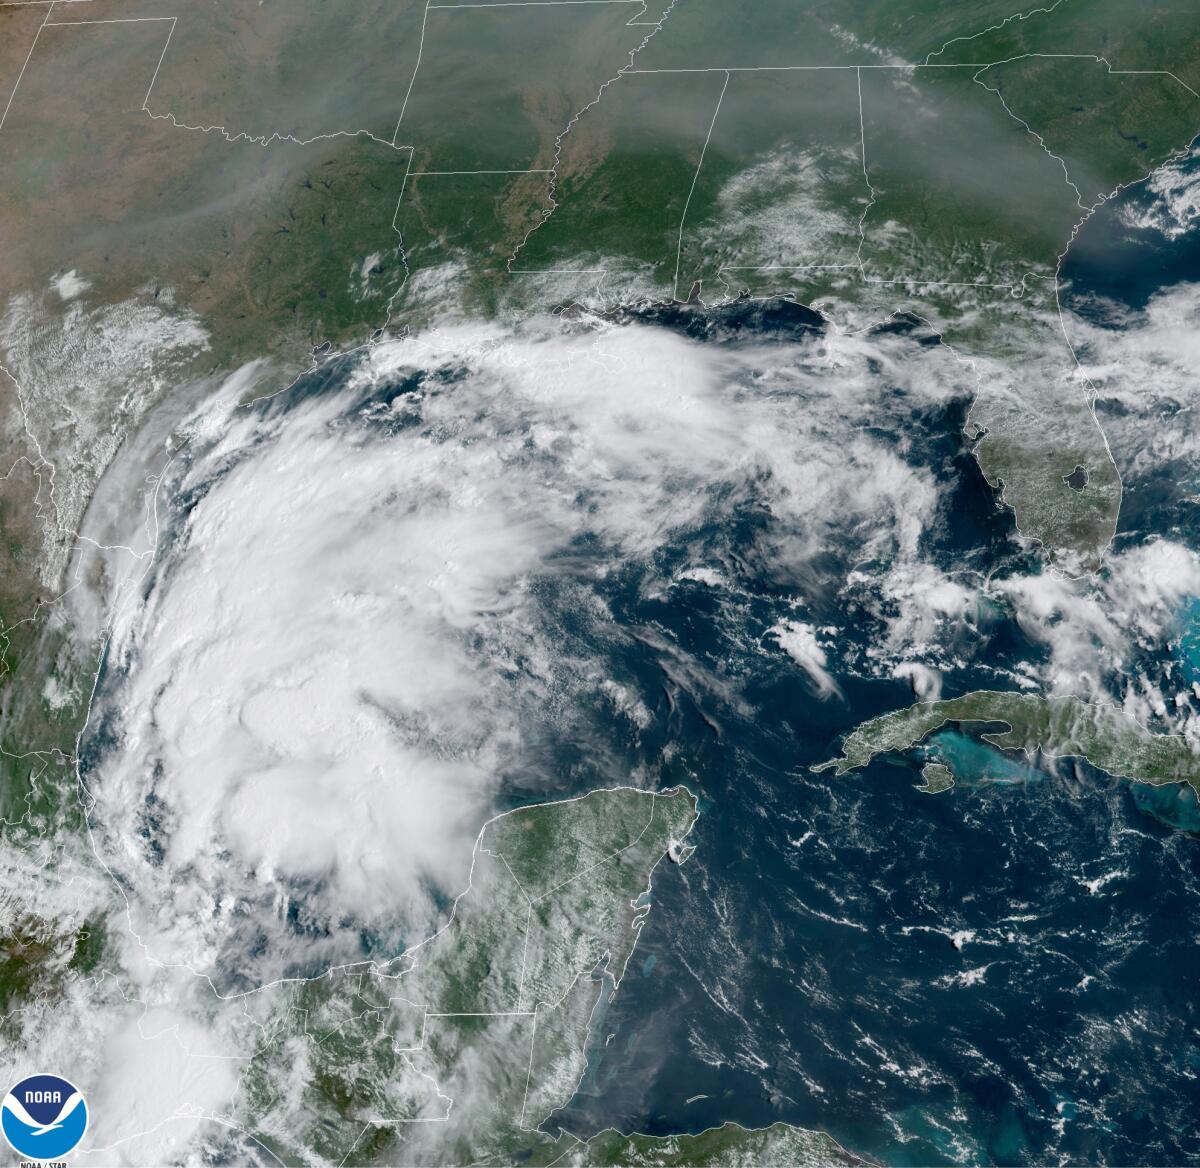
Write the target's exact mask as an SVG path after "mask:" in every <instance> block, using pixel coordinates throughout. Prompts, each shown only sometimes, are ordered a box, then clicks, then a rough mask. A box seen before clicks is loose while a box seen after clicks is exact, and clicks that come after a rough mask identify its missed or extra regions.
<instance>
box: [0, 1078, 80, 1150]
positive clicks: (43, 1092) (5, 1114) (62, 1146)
mask: <svg viewBox="0 0 1200 1168" xmlns="http://www.w3.org/2000/svg"><path fill="white" fill-rule="evenodd" d="M87 1125H88V1109H87V1104H86V1103H85V1102H84V1099H83V1096H82V1095H81V1094H80V1093H79V1092H78V1091H77V1090H76V1089H75V1087H74V1086H72V1084H70V1083H68V1082H67V1081H66V1079H60V1078H59V1077H58V1076H57V1075H30V1076H29V1078H28V1079H22V1080H21V1081H20V1082H19V1083H18V1084H17V1085H16V1086H15V1087H13V1089H12V1090H11V1091H9V1093H8V1094H7V1095H5V1096H4V1103H3V1104H0V1127H3V1129H4V1138H5V1139H6V1140H8V1142H9V1145H10V1146H11V1147H12V1149H13V1150H14V1151H15V1152H16V1153H17V1154H18V1155H21V1156H24V1157H25V1158H26V1159H28V1160H61V1159H62V1158H63V1156H65V1155H66V1154H67V1153H68V1152H70V1151H72V1150H73V1149H74V1148H75V1146H76V1145H77V1144H78V1143H79V1141H80V1140H81V1139H83V1133H84V1132H86V1131H87Z"/></svg>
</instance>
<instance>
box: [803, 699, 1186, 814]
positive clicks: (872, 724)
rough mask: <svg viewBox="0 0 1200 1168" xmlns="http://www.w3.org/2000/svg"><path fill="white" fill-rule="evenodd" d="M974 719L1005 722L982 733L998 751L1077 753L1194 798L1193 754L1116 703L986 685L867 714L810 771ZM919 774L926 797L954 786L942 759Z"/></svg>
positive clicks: (861, 760) (857, 760)
mask: <svg viewBox="0 0 1200 1168" xmlns="http://www.w3.org/2000/svg"><path fill="white" fill-rule="evenodd" d="M973 722H974V723H979V722H1001V723H1004V724H1006V725H1007V727H1008V729H1007V730H1003V731H988V732H987V733H984V734H983V735H982V736H981V737H982V738H983V740H984V741H985V742H989V743H991V744H992V745H993V746H998V747H1000V748H1001V749H1003V750H1022V751H1024V752H1025V753H1026V754H1029V755H1033V754H1035V753H1041V754H1044V755H1046V756H1047V757H1050V758H1079V759H1083V760H1085V761H1086V762H1088V763H1089V764H1091V765H1092V766H1094V767H1095V768H1096V769H1097V770H1101V771H1105V772H1107V773H1108V774H1110V775H1114V776H1116V777H1118V778H1125V779H1131V780H1133V781H1134V782H1136V783H1148V784H1150V785H1152V786H1156V787H1159V786H1164V785H1166V784H1168V783H1187V784H1189V785H1190V786H1191V787H1192V788H1193V789H1194V790H1195V791H1196V793H1197V794H1198V795H1200V755H1197V754H1196V753H1195V751H1194V750H1193V748H1192V746H1191V744H1190V743H1189V742H1188V741H1187V740H1186V739H1184V738H1182V737H1181V736H1179V735H1177V734H1156V733H1154V732H1153V731H1151V730H1148V729H1146V727H1145V726H1142V725H1141V724H1140V723H1138V722H1137V721H1135V720H1134V719H1133V718H1131V717H1129V715H1128V714H1126V713H1125V712H1124V711H1122V710H1120V709H1118V708H1117V707H1116V706H1105V705H1093V704H1091V703H1089V702H1085V701H1081V700H1080V699H1079V698H1074V697H1049V698H1048V697H1040V696H1038V695H1036V694H1026V693H1001V692H996V691H992V690H980V691H977V692H976V693H969V694H964V695H963V696H962V697H960V698H951V699H949V700H947V701H941V702H922V703H920V704H918V705H915V706H910V707H909V708H908V709H906V710H896V711H894V712H893V713H890V714H883V715H881V716H880V717H878V718H872V719H871V720H870V721H869V722H864V723H863V724H862V725H861V726H859V727H858V728H857V729H855V730H853V731H852V732H851V733H850V734H848V735H847V736H846V738H845V741H844V742H843V743H842V757H841V758H836V759H832V760H830V761H829V762H826V763H822V764H821V765H820V766H818V767H816V768H814V769H816V770H818V771H823V770H833V772H834V773H835V774H837V775H844V774H845V773H846V772H847V771H850V770H855V769H857V768H858V767H864V766H866V765H867V763H869V762H870V761H871V760H872V759H873V758H875V757H876V756H877V755H880V754H892V753H900V752H903V751H906V750H911V749H912V748H913V747H914V746H917V745H918V744H919V743H920V742H922V741H923V740H924V739H925V738H927V737H928V736H929V735H930V734H932V733H934V732H935V731H937V730H940V729H941V728H942V727H943V726H946V725H947V724H949V723H968V724H969V723H973ZM922 774H923V776H924V778H925V785H924V786H923V787H922V790H924V791H926V792H927V793H929V794H935V793H937V792H938V791H944V790H947V789H948V788H949V787H951V786H953V781H954V780H953V774H952V771H951V769H950V768H949V767H948V766H947V765H946V764H945V763H944V762H938V763H931V764H929V765H927V766H926V767H925V769H924V771H923V772H922Z"/></svg>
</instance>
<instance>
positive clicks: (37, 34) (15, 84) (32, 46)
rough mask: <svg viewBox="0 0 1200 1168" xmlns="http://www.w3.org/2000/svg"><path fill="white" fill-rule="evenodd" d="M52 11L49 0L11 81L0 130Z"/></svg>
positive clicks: (0, 115) (52, 4)
mask: <svg viewBox="0 0 1200 1168" xmlns="http://www.w3.org/2000/svg"><path fill="white" fill-rule="evenodd" d="M53 11H54V0H50V4H49V6H48V7H47V9H46V16H45V19H44V20H43V21H42V23H41V24H40V25H38V30H37V32H35V33H34V34H33V43H32V44H30V46H29V52H28V53H26V54H25V61H24V63H23V64H22V65H21V71H20V72H19V73H18V74H17V79H16V81H14V82H13V87H12V92H11V93H10V94H9V95H8V104H7V105H6V106H5V107H4V113H2V114H0V130H3V129H4V123H5V122H6V121H7V120H8V111H9V110H10V109H12V103H13V98H15V97H16V96H17V89H18V88H19V86H20V84H21V78H22V77H24V76H25V70H26V69H28V68H29V59H30V57H32V56H33V50H34V49H35V48H37V43H38V37H40V36H41V35H42V29H44V28H45V27H46V25H47V23H48V22H49V20H50V13H52V12H53Z"/></svg>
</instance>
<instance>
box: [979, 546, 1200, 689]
mask: <svg viewBox="0 0 1200 1168" xmlns="http://www.w3.org/2000/svg"><path fill="white" fill-rule="evenodd" d="M993 588H994V593H995V594H996V595H999V596H1001V597H1003V598H1005V599H1006V600H1007V601H1008V602H1009V603H1010V604H1011V606H1012V611H1013V614H1014V616H1015V617H1016V619H1017V622H1018V623H1019V624H1020V625H1021V628H1022V629H1023V630H1024V632H1025V633H1026V635H1028V636H1029V637H1030V638H1032V639H1033V640H1035V641H1039V642H1041V643H1042V644H1044V645H1045V646H1047V648H1048V649H1049V651H1050V658H1049V662H1048V664H1047V666H1046V668H1045V670H1044V675H1045V681H1046V684H1047V686H1048V688H1049V689H1051V690H1052V691H1054V692H1058V693H1080V694H1084V695H1098V696H1104V694H1105V692H1106V690H1107V689H1108V688H1109V687H1110V686H1111V685H1112V684H1114V683H1115V684H1116V685H1118V686H1120V687H1122V688H1125V686H1126V682H1127V677H1126V674H1127V673H1128V672H1129V671H1130V670H1131V667H1132V665H1133V658H1134V655H1135V653H1136V651H1137V650H1138V649H1153V648H1157V647H1161V646H1162V645H1164V644H1165V642H1166V641H1167V639H1168V638H1169V637H1170V636H1171V635H1172V634H1173V633H1174V632H1175V630H1176V629H1177V628H1178V625H1179V622H1180V619H1181V615H1180V614H1181V606H1182V602H1183V601H1184V600H1185V599H1186V598H1187V597H1190V596H1195V595H1198V594H1200V558H1198V557H1197V556H1196V554H1195V553H1194V552H1192V551H1191V550H1190V549H1188V548H1185V547H1184V546H1182V545H1181V544H1178V543H1174V542H1171V541H1169V540H1164V539H1155V540H1152V541H1150V542H1148V543H1144V544H1139V545H1135V546H1133V547H1130V548H1128V549H1126V550H1124V551H1122V552H1119V553H1116V554H1114V555H1112V556H1110V558H1109V561H1108V563H1107V565H1106V567H1105V570H1104V572H1103V573H1102V574H1101V575H1100V577H1099V578H1096V579H1082V580H1068V579H1065V578H1064V577H1062V576H1059V575H1057V574H1055V573H1052V572H1046V573H1043V574H1041V575H1037V576H1015V577H1010V578H1008V579H1005V580H1000V581H996V582H995V583H994V585H993ZM1125 692H1126V693H1128V690H1127V689H1126V690H1125ZM1155 704H1156V705H1159V706H1162V707H1163V708H1164V709H1165V703H1163V702H1162V701H1161V699H1160V701H1159V702H1157V703H1155Z"/></svg>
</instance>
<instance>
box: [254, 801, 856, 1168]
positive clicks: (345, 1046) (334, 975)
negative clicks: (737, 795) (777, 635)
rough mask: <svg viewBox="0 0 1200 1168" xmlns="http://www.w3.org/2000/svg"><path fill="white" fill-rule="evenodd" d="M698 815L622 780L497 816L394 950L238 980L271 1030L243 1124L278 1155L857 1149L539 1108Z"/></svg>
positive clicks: (784, 1157) (573, 1069)
mask: <svg viewBox="0 0 1200 1168" xmlns="http://www.w3.org/2000/svg"><path fill="white" fill-rule="evenodd" d="M695 819H696V800H695V797H694V796H693V795H692V794H691V793H690V792H689V791H687V790H685V789H683V788H677V789H675V790H671V791H666V792H663V793H661V794H653V793H650V792H645V791H638V790H634V789H632V788H621V789H617V790H603V791H595V792H592V793H591V794H589V795H586V796H584V797H582V798H579V799H571V800H566V801H564V802H560V803H550V804H541V805H535V806H532V807H527V808H524V809H522V810H519V811H513V812H510V813H508V814H506V815H502V816H500V817H499V818H497V819H494V820H492V821H491V822H490V823H489V824H488V825H487V826H486V827H485V828H484V830H483V832H482V833H481V834H480V838H479V841H478V843H477V844H476V848H475V855H474V865H473V868H472V873H471V882H470V887H469V888H468V890H467V891H466V892H465V893H464V894H463V895H462V896H460V897H459V899H458V901H457V902H456V904H455V908H454V914H453V917H452V919H451V921H450V922H449V923H448V924H447V926H446V927H445V928H444V929H443V930H442V931H440V932H439V933H437V934H436V935H435V936H434V937H432V938H430V939H429V940H428V941H426V942H424V943H422V944H420V945H417V946H414V947H413V948H412V949H410V950H408V951H407V952H405V953H404V954H402V955H401V956H400V957H399V958H397V959H396V961H394V962H390V963H388V962H384V963H379V962H376V963H372V964H370V965H366V966H354V967H351V968H348V969H337V970H331V971H330V972H329V973H327V974H325V975H323V976H322V977H319V978H316V979H315V980H312V981H307V982H303V983H300V984H298V985H289V986H286V987H272V988H269V989H266V990H263V991H260V992H258V993H256V994H254V995H251V998H250V1000H249V1004H248V1005H247V1006H246V1011H247V1014H248V1015H249V1016H250V1017H251V1018H252V1019H253V1021H254V1023H255V1025H256V1027H261V1028H262V1032H263V1033H269V1034H270V1035H271V1039H270V1041H269V1042H267V1043H266V1044H264V1045H263V1046H261V1047H259V1048H258V1050H257V1051H256V1052H255V1053H254V1055H253V1059H252V1066H253V1070H254V1073H253V1074H252V1075H250V1076H248V1077H247V1082H248V1083H250V1084H253V1086H251V1087H250V1089H249V1091H248V1093H247V1094H246V1095H245V1097H244V1099H243V1101H242V1104H241V1108H242V1112H243V1114H242V1116H241V1122H242V1123H243V1124H244V1125H245V1127H246V1128H247V1130H250V1131H252V1132H253V1133H254V1135H255V1137H256V1138H257V1139H258V1140H260V1141H261V1142H262V1143H263V1144H265V1145H266V1146H267V1147H269V1148H270V1149H271V1150H272V1152H273V1153H274V1154H275V1155H277V1156H279V1157H280V1158H281V1159H282V1160H283V1161H284V1162H286V1163H296V1162H301V1161H303V1159H304V1157H305V1156H306V1155H315V1156H316V1157H317V1158H318V1159H320V1160H322V1161H329V1162H333V1163H343V1164H373V1163H381V1164H387V1163H397V1162H403V1163H405V1164H412V1165H417V1164H430V1165H450V1164H479V1163H512V1162H519V1163H524V1164H550V1163H555V1164H597V1165H598V1164H684V1163H688V1164H691V1163H696V1164H709V1163H730V1164H735V1163H737V1164H740V1163H747V1164H748V1163H753V1162H759V1163H762V1162H771V1163H785V1162H787V1163H792V1164H810V1163H811V1164H816V1163H821V1164H825V1163H858V1162H859V1161H857V1160H855V1159H854V1158H853V1157H851V1156H849V1155H847V1154H846V1153H844V1152H843V1151H842V1150H841V1149H840V1148H839V1147H838V1146H837V1144H835V1143H834V1142H833V1141H832V1140H830V1139H829V1138H828V1137H826V1136H823V1135H820V1134H818V1133H812V1132H806V1131H801V1130H799V1129H795V1128H789V1127H786V1126H785V1125H776V1127H774V1128H770V1129H767V1130H766V1131H761V1132H760V1131H746V1130H745V1129H742V1128H737V1127H732V1126H731V1127H727V1128H720V1129H716V1130H714V1131H712V1132H706V1133H703V1134H701V1135H698V1136H681V1137H671V1138H670V1139H658V1138H653V1137H647V1136H640V1135H633V1136H618V1135H617V1134H616V1133H614V1132H604V1133H601V1134H599V1135H597V1136H594V1137H591V1138H582V1139H581V1138H580V1137H578V1136H576V1135H572V1134H569V1133H567V1132H562V1131H557V1132H555V1131H553V1126H552V1125H551V1124H549V1123H547V1121H548V1120H549V1119H550V1117H551V1116H552V1115H553V1114H554V1112H555V1111H556V1110H557V1109H559V1108H562V1107H564V1106H565V1105H566V1104H567V1103H568V1102H569V1101H570V1098H571V1096H572V1094H573V1093H574V1091H575V1087H576V1085H577V1083H578V1081H579V1078H580V1076H581V1075H582V1074H583V1071H584V1068H585V1064H586V1059H587V1047H588V1036H589V1026H590V1022H591V1018H592V1013H593V1010H594V1008H595V1007H596V1004H597V1002H598V1001H599V1000H600V998H601V997H602V996H606V995H609V994H611V993H612V992H614V991H615V989H616V987H617V986H618V985H619V984H620V981H621V979H622V977H623V976H624V973H625V968H626V966H627V964H628V962H629V959H630V956H631V955H632V953H633V950H634V947H635V946H636V944H637V939H638V933H639V931H640V929H641V928H642V925H643V923H644V921H645V918H646V915H647V913H649V912H651V911H652V908H651V904H652V885H651V877H652V873H653V872H654V870H655V868H656V867H657V866H658V865H659V864H660V863H662V862H663V861H664V860H665V859H666V858H667V856H668V852H669V851H671V850H672V849H673V848H674V849H675V850H676V853H677V854H678V849H679V845H681V844H682V841H683V840H684V839H685V838H686V837H687V835H688V834H689V832H690V831H691V829H692V825H693V824H694V822H695ZM542 1125H545V1126H546V1128H547V1132H551V1133H552V1134H546V1132H543V1131H541V1130H539V1128H540V1127H541V1126H542ZM760 1154H762V1155H767V1156H768V1157H769V1159H768V1160H766V1161H763V1160H759V1159H757V1158H756V1157H758V1156H759V1155H760Z"/></svg>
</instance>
